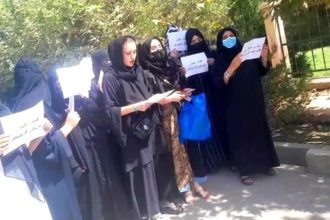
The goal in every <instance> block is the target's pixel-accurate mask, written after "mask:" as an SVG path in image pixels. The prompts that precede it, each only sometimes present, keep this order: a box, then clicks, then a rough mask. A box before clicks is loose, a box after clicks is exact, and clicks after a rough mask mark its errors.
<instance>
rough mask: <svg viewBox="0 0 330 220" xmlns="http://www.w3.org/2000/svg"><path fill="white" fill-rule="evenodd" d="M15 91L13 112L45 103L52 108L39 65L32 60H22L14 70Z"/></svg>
mask: <svg viewBox="0 0 330 220" xmlns="http://www.w3.org/2000/svg"><path fill="white" fill-rule="evenodd" d="M14 80H15V90H14V97H13V98H12V100H11V102H10V107H11V111H12V112H18V111H22V110H25V109H28V108H30V107H32V106H34V105H36V104H38V102H40V101H43V102H44V105H45V106H48V107H50V105H51V96H50V91H49V88H48V86H47V83H46V81H45V79H44V76H43V74H42V71H41V69H40V67H39V66H38V64H37V63H36V62H35V61H34V60H33V59H31V58H20V59H19V60H18V62H17V63H16V65H15V68H14Z"/></svg>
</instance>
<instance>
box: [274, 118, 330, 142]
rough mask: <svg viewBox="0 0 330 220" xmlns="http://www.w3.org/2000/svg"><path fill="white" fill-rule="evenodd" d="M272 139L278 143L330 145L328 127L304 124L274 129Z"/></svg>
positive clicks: (329, 126)
mask: <svg viewBox="0 0 330 220" xmlns="http://www.w3.org/2000/svg"><path fill="white" fill-rule="evenodd" d="M273 139H274V141H279V142H294V143H302V144H325V145H330V125H315V124H308V123H305V124H290V125H283V126H281V127H274V128H273Z"/></svg>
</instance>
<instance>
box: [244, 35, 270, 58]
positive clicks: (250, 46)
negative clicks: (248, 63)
mask: <svg viewBox="0 0 330 220" xmlns="http://www.w3.org/2000/svg"><path fill="white" fill-rule="evenodd" d="M265 39H266V38H265V37H261V38H256V39H253V40H250V41H248V42H246V43H245V44H244V46H243V49H242V61H244V60H253V59H257V58H259V57H260V55H261V51H262V47H263V45H264V43H265Z"/></svg>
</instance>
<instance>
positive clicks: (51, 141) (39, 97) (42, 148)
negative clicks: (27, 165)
mask: <svg viewBox="0 0 330 220" xmlns="http://www.w3.org/2000/svg"><path fill="white" fill-rule="evenodd" d="M14 78H15V92H16V94H15V97H14V98H13V99H12V102H11V110H12V112H18V111H22V110H25V109H27V108H30V107H32V106H34V105H36V104H37V103H38V102H40V101H43V102H44V109H45V114H46V117H47V118H48V119H49V120H50V121H51V122H52V123H53V124H54V119H55V117H54V113H53V112H52V111H51V94H50V90H49V88H48V85H47V82H46V81H45V79H44V77H43V75H42V72H41V70H40V68H39V67H38V65H37V64H36V63H35V61H33V60H31V59H29V58H21V59H20V60H19V61H18V62H17V64H16V66H15V69H14ZM32 159H33V163H34V166H35V169H36V171H37V175H38V180H39V183H40V186H41V189H42V192H43V194H44V196H45V198H46V200H47V203H48V206H49V209H50V212H51V215H52V217H53V219H54V220H63V219H70V220H71V219H74V220H82V216H81V213H80V210H79V206H78V201H77V197H76V192H75V188H74V184H73V177H72V173H71V168H73V167H76V164H75V161H74V160H73V158H72V152H71V149H70V146H69V144H68V142H67V140H66V138H65V137H64V135H63V134H62V132H61V131H59V130H56V129H54V130H53V131H51V132H50V133H49V134H48V135H47V136H46V137H45V138H44V139H43V140H42V141H41V143H40V144H39V146H38V148H37V149H36V150H35V151H34V152H33V154H32Z"/></svg>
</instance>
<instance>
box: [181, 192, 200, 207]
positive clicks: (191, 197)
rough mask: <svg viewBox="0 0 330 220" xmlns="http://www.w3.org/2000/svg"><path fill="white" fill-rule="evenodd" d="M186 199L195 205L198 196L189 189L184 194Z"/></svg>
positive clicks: (188, 202)
mask: <svg viewBox="0 0 330 220" xmlns="http://www.w3.org/2000/svg"><path fill="white" fill-rule="evenodd" d="M184 201H185V202H186V203H187V204H189V205H195V204H196V202H197V200H196V198H195V197H194V195H193V193H192V192H191V191H188V192H186V193H185V194H184Z"/></svg>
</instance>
